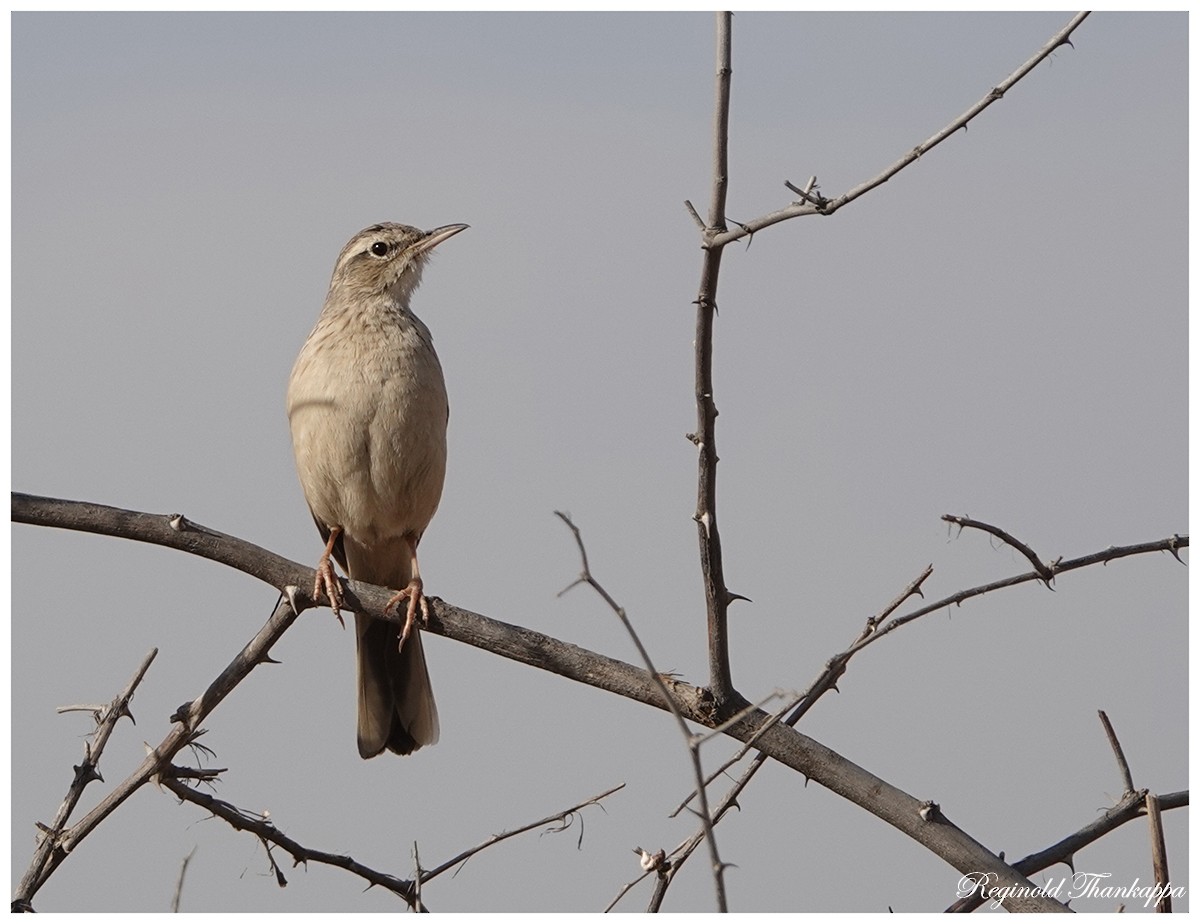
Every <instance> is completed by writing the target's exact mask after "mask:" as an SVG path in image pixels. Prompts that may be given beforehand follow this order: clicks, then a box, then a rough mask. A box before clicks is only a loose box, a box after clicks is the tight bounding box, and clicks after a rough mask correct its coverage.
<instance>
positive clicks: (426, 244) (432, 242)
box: [416, 225, 471, 253]
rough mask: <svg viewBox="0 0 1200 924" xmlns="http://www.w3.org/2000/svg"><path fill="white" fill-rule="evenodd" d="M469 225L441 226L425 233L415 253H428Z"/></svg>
mask: <svg viewBox="0 0 1200 924" xmlns="http://www.w3.org/2000/svg"><path fill="white" fill-rule="evenodd" d="M469 227H471V226H470V225H442V227H440V228H434V229H433V230H432V231H427V232H426V233H425V237H423V238H422V239H421V241H420V242H419V243H418V244H417V246H416V252H417V253H428V252H429V251H431V250H433V248H434V247H436V246H437V245H438V244H440V243H441V242H442V241H444V240H446V238H448V237H454V235H456V234H458V232H459V231H466V230H467V228H469Z"/></svg>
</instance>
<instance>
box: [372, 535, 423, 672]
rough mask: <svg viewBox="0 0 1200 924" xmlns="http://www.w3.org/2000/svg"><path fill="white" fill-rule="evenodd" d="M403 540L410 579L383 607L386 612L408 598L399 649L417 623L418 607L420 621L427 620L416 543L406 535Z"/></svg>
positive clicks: (402, 647)
mask: <svg viewBox="0 0 1200 924" xmlns="http://www.w3.org/2000/svg"><path fill="white" fill-rule="evenodd" d="M405 541H406V542H407V543H408V548H409V554H410V555H411V556H412V579H411V580H410V581H409V582H408V586H407V587H405V588H404V589H403V590H399V591H397V592H396V594H395V596H393V597H392V599H391V600H389V601H388V602H387V606H385V607H384V608H383V611H384V612H385V613H386V612H387V611H388V610H390V609H391V608H392V607H393V606H395V605H396V604H397V603H399V602H400V601H401V600H408V612H407V614H406V615H405V617H404V628H403V629H402V630H401V632H400V646H399V648H400V650H403V649H404V643H405V642H407V641H408V637H409V636H410V635H412V631H413V627H414V626H416V624H417V608H418V607H419V608H420V610H421V621H422V622H428V621H429V601H428V600H426V599H425V583H424V581H422V580H421V569H420V567H419V566H418V565H417V544H416V542H414V541H413V540H411V539H408V538H407V537H405Z"/></svg>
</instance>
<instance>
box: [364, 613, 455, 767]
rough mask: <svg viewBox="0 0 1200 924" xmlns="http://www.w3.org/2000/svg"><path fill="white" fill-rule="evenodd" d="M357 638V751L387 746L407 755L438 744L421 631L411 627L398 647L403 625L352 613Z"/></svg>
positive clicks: (368, 751) (374, 751) (376, 750)
mask: <svg viewBox="0 0 1200 924" xmlns="http://www.w3.org/2000/svg"><path fill="white" fill-rule="evenodd" d="M354 625H355V629H356V631H357V634H358V753H359V754H360V755H361V756H362V757H363V758H368V757H374V756H375V755H376V754H379V753H380V752H381V751H383V749H384V748H387V749H388V750H389V751H394V752H395V753H397V754H411V753H412V752H413V751H415V750H416V749H417V748H419V747H422V746H424V745H427V744H435V743H436V742H437V740H438V715H437V704H436V703H434V701H433V688H432V687H431V686H430V684H429V670H428V668H426V666H425V650H424V648H423V647H422V645H421V632H420V630H419V629H416V628H415V627H414V629H413V631H412V633H411V634H410V635H409V637H408V639H407V640H406V641H405V643H404V648H403V650H401V649H400V647H399V646H400V631H401V628H402V627H401V625H400V624H399V623H396V622H389V621H387V620H384V619H374V618H372V617H370V616H363V615H361V614H358V613H356V614H355V615H354Z"/></svg>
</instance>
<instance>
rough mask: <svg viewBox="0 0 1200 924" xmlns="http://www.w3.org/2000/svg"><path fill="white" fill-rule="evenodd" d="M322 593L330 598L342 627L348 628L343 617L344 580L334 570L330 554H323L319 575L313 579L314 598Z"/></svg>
mask: <svg viewBox="0 0 1200 924" xmlns="http://www.w3.org/2000/svg"><path fill="white" fill-rule="evenodd" d="M322 594H324V595H325V596H326V597H327V598H329V606H330V607H331V608H332V609H333V615H334V616H336V617H337V621H338V622H339V623H341V625H342V628H343V629H344V628H346V622H345V620H343V619H342V582H341V580H340V579H339V578H338V576H337V572H336V571H334V570H333V563H332V562H331V561H330V560H329V555H328V554H325V555H322V556H321V560H320V561H319V562H317V576H316V578H315V579H314V580H313V599H314V600H320V599H321V595H322Z"/></svg>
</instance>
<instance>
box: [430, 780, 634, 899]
mask: <svg viewBox="0 0 1200 924" xmlns="http://www.w3.org/2000/svg"><path fill="white" fill-rule="evenodd" d="M624 788H625V784H624V783H621V784H619V785H617V786H614V787H612V789H606V790H605V791H604V792H602V793H600V794H599V795H597V796H592V797H591V798H590V799H585V800H583V801H582V802H580V803H578V804H577V805H572V806H571V807H570V808H566V809H563V810H562V811H561V812H556V813H554V814H553V815H547V816H546V817H545V818H539V819H538V820H537V821H531V822H529V824H526V825H522V826H521V827H519V828H513V829H512V830H511V831H505V832H503V833H501V834H493V835H492V836H491V837H489V838H488V839H487V840H485V841H483V842H482V843H480V844H477V845H476V846H474V847H472V848H470V849H469V850H464V851H463V852H462V853H460V854H458V855H457V856H455V857H451V858H450V859H449V860H447V861H446V862H444V863H442V864H440V865H438V866H436V867H434V868H433V869H432V870H428V871H426V870H421V882H422V883H426V882H429V880H431V879H433V878H434V877H436V876H440V875H441V874H442V873H444V872H446V870H448V869H453V868H454V867H456V866H458V865H459V864H461V863H465V862H466V861H467V860H469V859H470V858H471V857H473V856H475V854H477V853H479V852H480V851H482V850H486V849H487V848H489V847H491V846H492V845H493V844H499V843H500V842H501V841H505V840H508V839H509V838H510V837H516V836H517V835H518V834H524V833H525V832H526V831H532V830H533V829H534V828H541V827H543V826H545V825H552V824H558V825H559V827H558V828H553V829H551V830H552V831H554V832H555V833H557V832H559V831H565V830H566V829H567V828H569V827H570V826H571V821H572V818H573V817H574V816H575V815H576V813H578V812H580V811H582V810H583V809H585V808H587V807H588V806H589V805H599V804H600V800H601V799H604V798H606V797H608V796H611V795H612V794H613V793H614V792H617V791H619V790H622V789H624ZM579 843H580V844H582V843H583V831H582V827H581V830H580V832H579Z"/></svg>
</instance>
